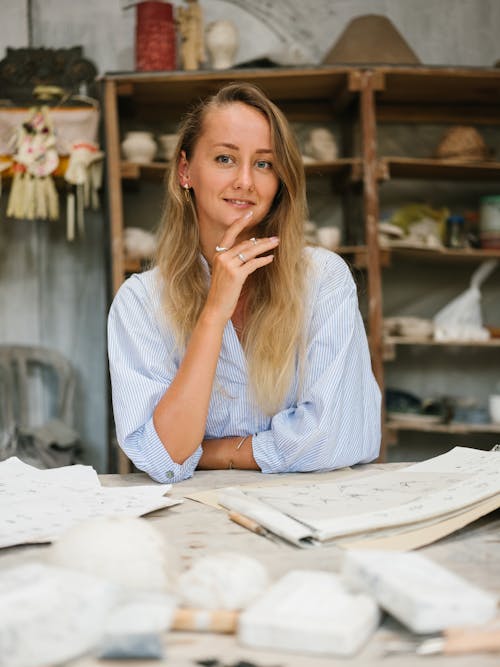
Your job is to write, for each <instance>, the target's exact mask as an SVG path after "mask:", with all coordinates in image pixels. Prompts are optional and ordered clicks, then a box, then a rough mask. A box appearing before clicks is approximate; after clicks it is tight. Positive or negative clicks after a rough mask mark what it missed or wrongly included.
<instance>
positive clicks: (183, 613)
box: [170, 607, 239, 634]
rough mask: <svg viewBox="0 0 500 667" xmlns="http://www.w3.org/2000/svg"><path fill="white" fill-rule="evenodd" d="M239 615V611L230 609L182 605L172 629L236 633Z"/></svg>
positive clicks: (175, 615)
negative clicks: (186, 606)
mask: <svg viewBox="0 0 500 667" xmlns="http://www.w3.org/2000/svg"><path fill="white" fill-rule="evenodd" d="M238 616H239V613H238V612H237V611H232V610H228V609H217V610H212V609H187V608H182V607H181V608H179V609H177V610H176V612H175V614H174V618H173V621H172V625H171V628H170V629H171V630H184V631H188V632H220V633H225V634H235V633H236V630H237V627H238Z"/></svg>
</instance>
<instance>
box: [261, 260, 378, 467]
mask: <svg viewBox="0 0 500 667" xmlns="http://www.w3.org/2000/svg"><path fill="white" fill-rule="evenodd" d="M321 254H322V255H323V258H324V259H325V262H324V265H323V266H321V267H319V266H317V265H316V266H315V270H316V271H318V270H319V271H320V274H321V279H320V285H319V286H318V288H317V293H316V297H315V299H314V302H313V307H312V308H313V310H312V313H311V315H310V318H309V326H308V340H307V351H306V360H305V363H306V366H305V372H304V374H303V379H302V387H300V386H299V390H298V399H297V400H296V403H295V404H294V405H292V406H291V407H289V408H288V409H285V410H282V411H281V412H279V413H278V414H276V415H275V416H274V417H273V418H272V420H271V427H270V429H269V430H267V431H261V432H260V433H258V434H256V435H255V436H253V441H252V449H253V456H254V458H255V461H256V462H257V464H258V466H259V467H260V469H261V470H262V472H265V473H272V472H306V471H312V470H332V469H334V468H341V467H344V466H349V465H353V464H355V463H361V462H368V461H372V460H373V459H375V458H376V457H377V456H378V453H379V449H380V439H381V423H380V422H381V397H380V390H379V388H378V385H377V383H376V381H375V378H374V376H373V373H372V369H371V362H370V355H369V350H368V343H367V339H366V333H365V329H364V325H363V321H362V319H361V315H360V312H359V308H358V299H357V293H356V286H355V284H354V281H353V279H352V276H351V274H350V271H349V269H348V267H347V265H346V264H345V262H344V261H343V260H342V259H341V258H340V257H338V256H336V255H333V254H332V253H328V254H326V253H325V254H323V253H321Z"/></svg>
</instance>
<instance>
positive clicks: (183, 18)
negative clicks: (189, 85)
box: [177, 0, 205, 70]
mask: <svg viewBox="0 0 500 667" xmlns="http://www.w3.org/2000/svg"><path fill="white" fill-rule="evenodd" d="M185 1H186V2H187V4H188V6H187V7H179V8H178V10H177V23H178V26H179V32H180V35H181V38H182V44H181V59H182V67H183V69H185V70H194V69H199V67H200V64H201V63H203V62H205V44H204V35H203V14H202V11H201V7H200V5H199V4H198V0H185Z"/></svg>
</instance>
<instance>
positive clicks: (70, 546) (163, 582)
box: [47, 517, 178, 592]
mask: <svg viewBox="0 0 500 667" xmlns="http://www.w3.org/2000/svg"><path fill="white" fill-rule="evenodd" d="M47 559H48V560H49V562H50V563H53V564H54V565H59V566H61V567H67V568H71V569H73V570H79V571H81V572H87V573H89V574H93V575H96V576H99V577H102V578H103V579H106V580H107V581H110V582H113V583H115V584H118V585H119V586H121V587H123V588H124V589H126V590H130V589H133V590H136V591H154V592H165V591H167V590H169V588H170V587H171V584H172V582H173V580H174V579H175V578H176V575H177V571H178V570H177V557H176V555H175V553H174V552H173V550H172V547H171V546H169V545H168V543H167V542H166V540H165V539H164V537H163V535H162V534H161V533H160V532H159V531H158V530H157V529H156V528H155V527H154V526H153V525H152V523H150V522H148V521H146V520H145V519H136V518H132V517H97V518H94V519H88V520H86V521H82V522H80V523H79V524H77V525H76V526H73V527H72V528H70V529H69V530H67V531H66V532H65V533H64V534H63V535H62V536H61V538H60V539H59V541H58V542H56V543H55V544H53V545H52V546H51V547H50V549H49V551H48V554H47Z"/></svg>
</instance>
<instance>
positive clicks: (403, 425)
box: [385, 419, 500, 435]
mask: <svg viewBox="0 0 500 667" xmlns="http://www.w3.org/2000/svg"><path fill="white" fill-rule="evenodd" d="M385 427H386V428H387V429H388V430H390V431H425V432H427V433H453V434H455V435H467V434H468V433H500V424H462V423H454V422H452V423H450V424H440V423H429V422H421V421H418V420H417V419H416V420H415V421H414V422H413V421H410V420H406V419H405V420H401V421H399V420H397V419H389V420H388V421H387V422H386V423H385Z"/></svg>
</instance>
